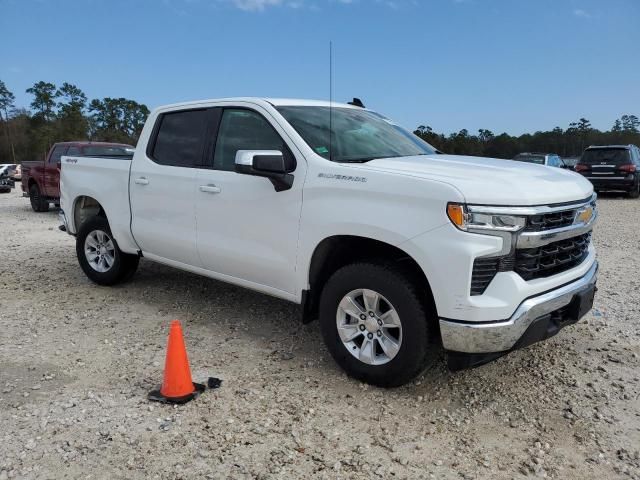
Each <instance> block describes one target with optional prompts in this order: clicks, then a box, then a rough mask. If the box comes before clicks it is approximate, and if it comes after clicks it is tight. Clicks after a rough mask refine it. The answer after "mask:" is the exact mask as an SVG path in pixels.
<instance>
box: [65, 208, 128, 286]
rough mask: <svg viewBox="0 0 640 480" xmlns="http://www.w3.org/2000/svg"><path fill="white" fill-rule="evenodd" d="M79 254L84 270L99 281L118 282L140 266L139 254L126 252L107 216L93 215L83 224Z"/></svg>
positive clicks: (77, 238) (104, 282)
mask: <svg viewBox="0 0 640 480" xmlns="http://www.w3.org/2000/svg"><path fill="white" fill-rule="evenodd" d="M76 255H77V256H78V262H79V263H80V267H81V268H82V270H83V271H84V273H85V274H86V275H87V277H89V279H91V280H92V281H94V282H95V283H97V284H99V285H115V284H116V283H120V282H124V281H126V280H128V279H129V278H131V276H132V275H133V274H134V273H135V271H136V270H137V268H138V262H139V258H138V256H137V255H130V254H127V253H124V252H123V251H121V250H120V248H119V247H118V243H117V242H116V240H115V238H113V234H112V233H111V228H109V222H108V221H107V219H106V218H105V217H99V216H98V217H93V218H90V219H89V220H87V221H86V222H85V223H83V224H82V226H81V227H80V231H79V232H78V236H77V237H76Z"/></svg>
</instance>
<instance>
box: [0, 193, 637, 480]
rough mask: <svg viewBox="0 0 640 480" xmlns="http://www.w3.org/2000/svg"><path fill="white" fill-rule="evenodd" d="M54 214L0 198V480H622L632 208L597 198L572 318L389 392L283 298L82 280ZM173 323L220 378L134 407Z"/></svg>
mask: <svg viewBox="0 0 640 480" xmlns="http://www.w3.org/2000/svg"><path fill="white" fill-rule="evenodd" d="M56 227H57V213H56V212H55V211H51V212H48V213H40V214H38V213H34V212H32V211H31V209H30V207H29V202H28V201H27V200H26V199H23V198H20V196H19V194H18V193H16V192H15V191H14V192H13V193H11V194H7V195H0V331H1V332H2V334H1V337H0V480H4V479H17V478H114V479H118V478H122V479H124V478H160V479H169V478H171V479H173V478H205V479H223V478H247V479H248V478H255V479H276V478H321V479H322V478H327V479H334V478H363V479H365V478H367V479H368V478H384V479H388V478H398V479H401V478H411V479H413V478H418V479H419V478H425V479H427V478H453V479H480V478H505V479H510V478H525V477H531V478H558V479H565V478H581V479H582V478H598V479H600V478H608V479H613V478H627V479H636V480H638V479H640V453H639V450H640V369H639V368H638V367H639V360H638V356H639V355H640V328H639V327H640V254H639V247H640V201H637V200H636V201H634V200H627V199H623V198H619V197H616V196H613V195H609V196H605V195H602V196H601V198H600V219H599V224H598V226H597V229H596V233H595V242H596V246H597V247H598V249H599V259H600V266H601V268H600V276H599V284H598V286H599V292H598V294H597V297H596V304H595V308H594V310H593V312H592V313H590V314H588V315H587V316H586V317H585V318H584V319H583V320H582V321H581V322H580V323H578V324H577V325H574V326H571V327H568V328H567V329H565V330H563V331H562V332H561V333H560V334H559V335H557V336H556V337H555V338H553V339H550V340H549V341H547V342H545V343H542V344H538V345H534V346H532V347H530V348H528V349H526V350H523V351H520V352H516V353H514V354H512V355H509V356H508V357H505V358H502V359H500V360H498V361H496V362H494V363H492V364H490V365H486V366H484V367H481V368H477V369H474V370H470V371H464V372H460V373H457V374H451V373H448V372H447V370H446V369H445V368H444V366H443V365H439V366H437V367H436V368H433V369H431V370H430V371H428V372H426V373H425V374H424V375H423V376H422V377H421V378H419V379H418V380H417V381H416V382H414V383H413V384H412V385H408V386H406V387H402V388H398V389H394V390H381V389H378V388H374V387H370V386H367V385H363V384H360V383H358V382H356V381H354V380H351V379H349V378H348V377H347V376H346V375H344V373H342V371H340V370H339V369H338V368H337V367H336V365H335V364H334V363H333V361H332V360H331V359H330V358H329V355H328V353H327V351H326V350H325V348H324V346H323V345H322V341H321V336H320V333H319V330H318V325H317V324H313V323H312V324H310V325H301V324H300V322H299V318H300V314H299V311H298V308H297V307H296V306H294V305H291V304H288V303H286V302H283V301H280V300H276V299H273V298H270V297H267V296H264V295H260V294H257V293H254V292H250V291H247V290H243V289H240V288H236V287H233V286H229V285H225V284H223V283H220V282H216V281H213V280H208V279H204V278H202V277H197V276H195V275H191V274H188V273H184V272H180V271H177V270H173V269H171V268H168V267H164V266H160V265H156V264H152V263H150V262H146V261H142V262H141V267H140V269H139V271H138V273H137V274H136V275H135V276H134V278H133V279H132V281H131V282H129V283H127V284H125V285H121V286H117V287H113V288H103V287H99V286H96V285H94V284H92V283H91V282H89V280H88V279H87V278H86V277H85V276H84V274H83V273H82V272H81V270H80V268H79V267H78V265H77V262H76V259H75V249H74V239H73V238H72V237H70V236H68V235H66V234H63V233H61V232H59V231H58V230H57V228H56ZM174 318H178V319H181V320H182V321H183V327H184V330H185V335H186V342H187V346H188V350H189V356H190V361H191V365H192V369H193V375H194V380H195V381H199V382H205V381H206V379H207V377H208V376H216V377H220V378H222V379H223V384H222V387H221V388H220V389H218V390H215V391H207V392H205V393H204V394H203V395H201V396H200V397H199V398H198V399H197V400H195V401H194V402H191V403H188V404H186V405H183V406H178V407H174V406H169V405H161V404H153V405H151V404H150V403H149V402H148V401H147V400H146V394H147V392H148V391H149V390H151V389H153V388H155V387H156V386H157V385H158V384H159V383H160V381H161V380H162V367H163V365H164V349H165V342H166V336H167V332H168V325H169V322H170V321H171V320H172V319H174Z"/></svg>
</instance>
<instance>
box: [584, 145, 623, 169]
mask: <svg viewBox="0 0 640 480" xmlns="http://www.w3.org/2000/svg"><path fill="white" fill-rule="evenodd" d="M580 163H586V164H587V165H593V164H598V165H600V164H602V165H607V164H608V165H624V164H627V163H631V159H630V158H629V150H627V149H626V148H601V149H595V148H593V149H589V150H585V151H584V153H583V154H582V158H581V159H580Z"/></svg>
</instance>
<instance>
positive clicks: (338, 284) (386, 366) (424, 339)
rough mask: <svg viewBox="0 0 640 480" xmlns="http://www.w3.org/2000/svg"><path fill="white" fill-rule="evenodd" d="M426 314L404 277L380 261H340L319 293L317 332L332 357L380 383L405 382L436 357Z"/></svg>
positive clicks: (358, 375) (360, 377)
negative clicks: (352, 262) (319, 330)
mask: <svg viewBox="0 0 640 480" xmlns="http://www.w3.org/2000/svg"><path fill="white" fill-rule="evenodd" d="M428 314H431V312H429V313H426V312H425V306H424V304H423V302H422V301H421V300H420V295H419V294H418V292H417V290H416V287H415V285H414V284H413V283H412V282H411V281H410V280H409V279H408V277H407V276H405V275H404V274H403V273H402V272H401V271H400V270H399V269H397V268H395V267H393V266H388V265H383V264H376V263H357V264H352V265H347V266H345V267H342V268H341V269H339V270H338V271H336V272H335V273H334V274H333V275H332V276H331V278H329V280H328V281H327V283H326V285H325V287H324V289H323V291H322V295H321V298H320V322H321V330H322V335H323V337H324V340H325V342H326V344H327V348H328V349H329V352H330V353H331V355H332V356H333V358H334V359H335V361H336V362H337V363H338V364H339V365H340V366H341V367H342V368H343V369H344V370H345V371H346V372H347V374H349V375H350V376H352V377H354V378H357V379H358V380H362V381H364V382H367V383H371V384H373V385H378V386H381V387H395V386H399V385H402V384H404V383H407V382H409V381H410V380H412V379H413V378H415V377H416V376H417V375H418V374H419V373H421V372H422V371H423V370H424V369H425V368H426V367H427V366H428V365H430V364H432V363H434V362H435V361H436V360H437V358H438V351H437V348H436V345H434V344H433V343H431V342H430V338H431V334H432V332H431V328H430V323H429V318H428V317H427V315H428Z"/></svg>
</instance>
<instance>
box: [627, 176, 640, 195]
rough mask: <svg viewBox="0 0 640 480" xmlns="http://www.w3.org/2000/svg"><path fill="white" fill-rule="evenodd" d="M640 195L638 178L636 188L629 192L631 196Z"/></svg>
mask: <svg viewBox="0 0 640 480" xmlns="http://www.w3.org/2000/svg"><path fill="white" fill-rule="evenodd" d="M638 197H640V180H638V182H637V184H636V186H635V188H634V189H633V190H631V191H630V192H629V198H638Z"/></svg>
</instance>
